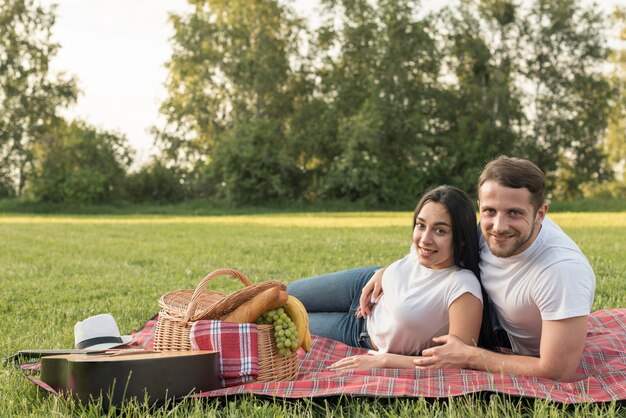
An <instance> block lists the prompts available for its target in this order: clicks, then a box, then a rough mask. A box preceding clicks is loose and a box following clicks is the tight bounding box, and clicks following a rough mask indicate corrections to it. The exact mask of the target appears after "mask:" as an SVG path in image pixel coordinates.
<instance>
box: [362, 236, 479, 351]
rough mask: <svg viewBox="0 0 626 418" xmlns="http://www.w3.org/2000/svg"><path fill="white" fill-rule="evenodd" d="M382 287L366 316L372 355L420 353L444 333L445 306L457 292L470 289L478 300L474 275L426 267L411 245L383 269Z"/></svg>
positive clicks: (468, 272)
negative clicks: (400, 257)
mask: <svg viewBox="0 0 626 418" xmlns="http://www.w3.org/2000/svg"><path fill="white" fill-rule="evenodd" d="M382 286H383V292H384V294H383V296H382V298H381V299H380V301H379V302H378V304H377V305H376V306H375V307H374V309H373V310H372V313H371V315H370V316H369V317H368V318H367V332H368V334H369V336H370V339H371V340H372V342H373V343H374V344H375V345H376V347H378V351H377V352H376V353H394V354H404V355H418V354H420V353H421V351H422V350H424V349H425V348H428V347H431V346H432V345H434V343H433V341H432V339H433V338H434V337H437V336H440V335H445V334H447V333H448V328H449V324H450V323H449V319H448V308H449V307H450V305H451V304H452V302H454V301H455V300H456V299H457V298H458V297H459V296H461V295H463V294H464V293H471V294H472V295H474V296H475V297H476V298H478V299H479V300H480V301H481V302H482V295H481V289H480V283H479V282H478V279H477V278H476V276H475V275H474V273H472V272H471V271H470V270H467V269H461V268H459V267H457V266H452V267H449V268H447V269H442V270H433V269H429V268H426V267H424V266H422V265H421V264H420V263H419V258H418V256H417V253H416V252H415V249H414V246H412V247H411V251H410V252H409V254H408V255H407V256H406V257H404V258H402V259H400V260H398V261H396V262H394V263H393V264H391V265H390V266H389V267H387V269H386V270H385V272H384V274H383V280H382Z"/></svg>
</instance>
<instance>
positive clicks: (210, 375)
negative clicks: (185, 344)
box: [41, 351, 220, 407]
mask: <svg viewBox="0 0 626 418" xmlns="http://www.w3.org/2000/svg"><path fill="white" fill-rule="evenodd" d="M41 380H42V381H44V382H45V383H46V384H48V385H49V386H50V387H52V388H53V389H55V390H57V391H66V392H71V394H72V396H74V397H76V398H77V399H79V400H80V401H81V402H82V403H87V402H89V401H90V400H91V399H94V400H97V399H98V398H99V397H102V405H103V406H104V407H108V406H118V405H120V404H122V403H123V402H124V401H125V400H128V399H130V398H136V399H137V401H138V402H139V403H142V402H143V401H144V399H145V398H146V397H148V398H149V400H148V401H149V403H150V404H153V403H159V402H161V401H164V400H165V399H170V398H181V397H184V396H187V395H190V394H193V393H197V392H204V391H209V390H214V389H219V388H220V371H219V354H218V352H216V351H175V352H174V351H172V352H139V353H137V352H133V353H128V354H124V353H123V352H121V353H115V354H67V355H55V356H47V357H42V359H41Z"/></svg>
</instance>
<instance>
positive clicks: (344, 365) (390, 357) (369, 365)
mask: <svg viewBox="0 0 626 418" xmlns="http://www.w3.org/2000/svg"><path fill="white" fill-rule="evenodd" d="M417 358H418V357H416V356H403V355H401V354H392V353H384V354H360V355H358V356H351V357H345V358H342V359H341V360H339V361H337V362H336V363H334V364H332V365H330V366H329V367H328V369H329V370H335V371H339V370H353V369H358V370H370V369H385V368H387V369H413V368H415V364H413V360H414V359H417Z"/></svg>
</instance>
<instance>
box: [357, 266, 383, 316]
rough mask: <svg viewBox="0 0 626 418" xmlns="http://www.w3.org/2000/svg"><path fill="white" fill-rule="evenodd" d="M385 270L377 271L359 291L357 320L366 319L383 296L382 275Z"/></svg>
mask: <svg viewBox="0 0 626 418" xmlns="http://www.w3.org/2000/svg"><path fill="white" fill-rule="evenodd" d="M384 273H385V269H384V268H382V269H378V270H376V272H375V273H374V275H373V276H372V278H371V279H369V281H368V282H367V284H366V285H365V287H363V289H362V290H361V298H360V299H359V310H358V313H357V317H358V318H367V317H368V316H369V314H371V313H372V308H373V307H374V305H376V304H377V303H378V301H379V300H380V298H381V296H382V295H383V274H384Z"/></svg>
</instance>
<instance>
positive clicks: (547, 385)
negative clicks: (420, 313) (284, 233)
mask: <svg viewBox="0 0 626 418" xmlns="http://www.w3.org/2000/svg"><path fill="white" fill-rule="evenodd" d="M155 329H156V317H155V318H153V319H151V320H150V321H148V323H146V325H145V326H144V327H143V328H142V329H141V330H139V331H138V332H137V333H135V335H134V337H135V338H134V339H133V342H132V346H133V347H135V348H146V349H151V348H152V346H153V340H154V333H155ZM365 352H366V351H365V350H362V349H358V348H352V347H348V346H346V345H345V344H342V343H339V342H336V341H332V340H328V339H326V338H321V337H313V344H312V349H311V351H310V352H309V353H304V352H303V351H302V350H300V351H299V353H298V354H299V360H300V363H299V364H300V370H299V374H298V379H297V380H293V381H288V382H269V383H256V382H253V383H247V384H244V385H240V386H233V387H230V388H224V389H220V390H215V391H211V392H203V393H201V394H198V395H196V396H201V397H213V396H224V395H230V394H240V393H254V394H258V395H265V396H276V397H282V398H311V397H324V396H337V395H356V396H372V397H425V398H446V397H451V396H459V395H465V394H470V393H477V392H497V393H503V394H508V395H512V396H523V397H532V398H542V399H549V400H552V401H555V402H561V403H566V404H573V403H586V402H607V401H612V400H626V309H622V308H620V309H604V310H601V311H597V312H594V313H592V314H591V315H590V316H589V323H588V328H587V342H586V344H585V351H584V353H583V358H582V360H581V362H580V364H579V366H578V371H577V374H576V377H575V379H574V381H573V382H569V383H561V382H557V381H554V380H549V379H540V378H535V377H528V376H521V375H514V374H494V373H487V372H479V371H476V370H458V369H449V370H399V369H374V370H369V371H345V372H334V371H330V370H327V369H326V367H327V366H329V365H331V364H332V363H334V362H336V361H337V360H339V359H340V358H343V357H346V356H352V355H355V354H362V353H365ZM24 366H26V365H24ZM28 378H29V379H30V380H31V381H33V382H34V383H36V384H39V382H41V381H39V380H38V379H36V378H35V377H33V376H28ZM43 385H45V384H43ZM42 387H44V386H42ZM44 389H46V388H45V387H44Z"/></svg>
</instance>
